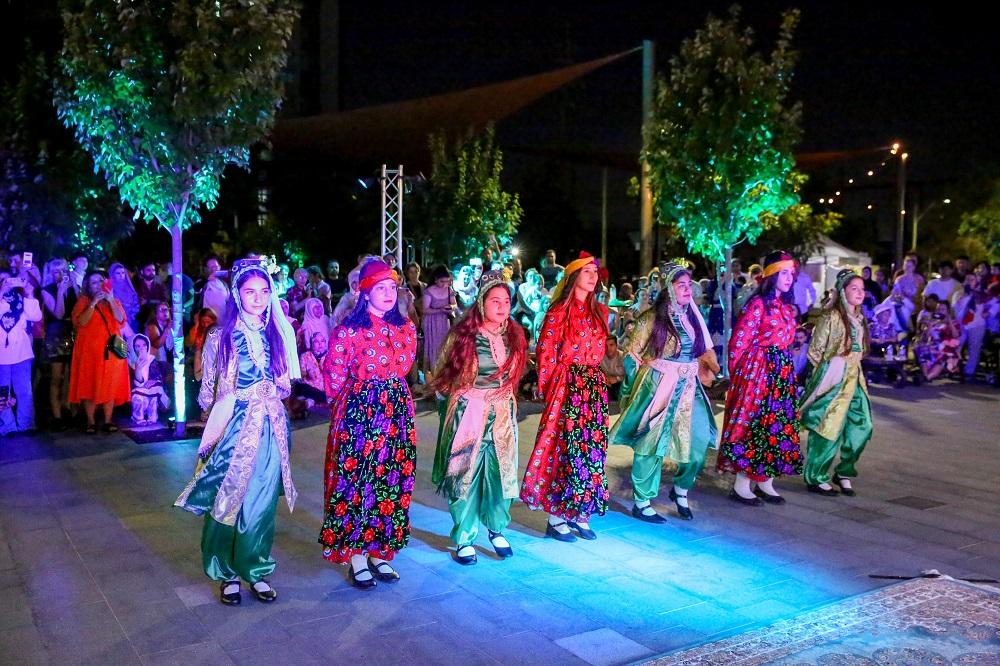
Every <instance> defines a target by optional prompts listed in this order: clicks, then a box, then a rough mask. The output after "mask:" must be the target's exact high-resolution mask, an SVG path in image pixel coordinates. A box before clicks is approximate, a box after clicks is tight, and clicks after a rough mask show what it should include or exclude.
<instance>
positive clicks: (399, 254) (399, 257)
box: [396, 164, 406, 274]
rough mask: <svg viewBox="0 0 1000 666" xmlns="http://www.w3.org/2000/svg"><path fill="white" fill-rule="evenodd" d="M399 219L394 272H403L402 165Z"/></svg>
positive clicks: (404, 189) (400, 169)
mask: <svg viewBox="0 0 1000 666" xmlns="http://www.w3.org/2000/svg"><path fill="white" fill-rule="evenodd" d="M398 177H399V181H398V182H399V194H398V196H399V218H398V220H397V226H396V270H398V271H399V272H400V274H402V272H403V199H404V196H403V195H404V194H405V193H406V178H405V177H404V176H403V165H402V164H400V165H399V176H398Z"/></svg>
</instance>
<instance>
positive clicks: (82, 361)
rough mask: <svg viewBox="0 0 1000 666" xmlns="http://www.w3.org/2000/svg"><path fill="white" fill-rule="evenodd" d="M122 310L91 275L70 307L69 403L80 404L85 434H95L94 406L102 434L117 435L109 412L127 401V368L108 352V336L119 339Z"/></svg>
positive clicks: (108, 289)
mask: <svg viewBox="0 0 1000 666" xmlns="http://www.w3.org/2000/svg"><path fill="white" fill-rule="evenodd" d="M124 321H125V310H124V308H122V305H121V303H119V302H118V299H116V298H115V297H114V296H113V295H112V294H111V285H110V283H108V282H106V281H105V279H104V276H103V275H102V274H101V273H99V272H97V271H93V272H91V273H88V274H87V277H86V278H84V280H83V294H82V295H81V296H80V298H79V299H78V300H77V301H76V305H75V306H74V307H73V326H74V327H75V328H76V342H75V343H74V345H73V363H72V365H71V366H70V374H69V401H70V402H71V403H78V402H82V403H83V411H84V412H85V413H86V415H87V430H86V432H87V434H88V435H92V434H94V433H96V432H97V425H96V423H95V421H94V416H95V412H96V411H97V405H100V406H101V410H102V411H103V412H104V432H117V431H118V426H116V425H115V424H114V423H112V422H111V411H112V410H113V409H114V408H115V406H116V405H123V404H125V403H127V402H128V401H129V399H130V395H129V380H128V364H127V363H126V362H125V359H123V358H119V357H118V356H116V355H115V354H114V353H112V352H111V351H110V350H109V349H108V340H109V339H110V338H111V336H112V335H121V331H122V325H123V322H124Z"/></svg>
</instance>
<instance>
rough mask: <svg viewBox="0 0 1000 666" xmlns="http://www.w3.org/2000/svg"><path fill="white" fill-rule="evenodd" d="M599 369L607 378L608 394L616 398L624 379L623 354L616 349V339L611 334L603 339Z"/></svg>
mask: <svg viewBox="0 0 1000 666" xmlns="http://www.w3.org/2000/svg"><path fill="white" fill-rule="evenodd" d="M601 370H603V371H604V376H605V377H607V380H608V394H609V395H610V397H611V399H612V400H617V399H618V392H619V391H620V390H621V383H622V380H623V379H625V355H624V354H623V353H622V351H621V350H620V349H618V340H617V338H615V336H613V335H609V336H608V339H607V340H606V341H605V346H604V358H602V359H601Z"/></svg>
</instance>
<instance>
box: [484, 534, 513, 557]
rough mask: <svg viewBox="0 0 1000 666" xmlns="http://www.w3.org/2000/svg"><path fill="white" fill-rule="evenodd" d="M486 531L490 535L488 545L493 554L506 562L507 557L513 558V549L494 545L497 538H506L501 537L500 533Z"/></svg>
mask: <svg viewBox="0 0 1000 666" xmlns="http://www.w3.org/2000/svg"><path fill="white" fill-rule="evenodd" d="M487 531H488V532H489V533H490V545H491V546H493V550H494V552H496V554H497V555H499V556H500V558H501V559H504V560H506V559H507V558H508V557H514V549H513V548H511V547H510V546H498V545H497V544H496V541H494V539H496V538H497V537H503V538H504V539H506V538H507V537H504V536H503V533H502V532H494V531H493V530H487Z"/></svg>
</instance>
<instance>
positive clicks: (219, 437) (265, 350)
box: [174, 259, 299, 605]
mask: <svg viewBox="0 0 1000 666" xmlns="http://www.w3.org/2000/svg"><path fill="white" fill-rule="evenodd" d="M232 285H233V286H232V288H231V290H230V296H229V302H228V305H227V307H226V315H225V318H224V319H223V322H222V325H221V326H219V327H218V328H215V329H212V331H211V332H210V333H209V334H208V339H207V340H206V342H205V348H204V350H203V352H202V361H203V368H204V376H203V377H202V380H201V391H199V393H198V404H200V405H201V407H202V409H205V410H208V409H211V413H210V414H209V416H208V423H206V424H205V432H204V434H203V435H202V437H201V446H199V447H198V458H199V460H198V465H197V467H195V472H194V477H193V478H192V479H191V482H190V483H188V485H187V487H186V488H185V489H184V492H182V493H181V495H180V497H178V498H177V501H176V502H175V503H174V505H175V506H179V507H181V508H183V509H187V510H188V511H191V512H192V513H195V514H197V515H202V514H206V515H205V527H204V530H203V531H202V534H201V554H202V562H203V565H204V568H205V574H206V575H207V576H208V577H209V578H211V579H212V580H218V581H222V584H221V586H220V600H221V601H222V603H224V604H227V605H236V604H239V603H240V578H242V579H243V580H245V581H246V582H247V584H248V585H250V588H251V590H252V592H253V594H254V596H255V597H257V599H259V600H260V601H263V602H271V601H274V600H275V599H276V598H277V596H278V594H277V592H275V590H274V588H273V587H271V585H270V583H268V581H267V579H266V576H268V575H270V574H271V572H273V571H274V567H275V564H276V563H275V561H274V559H273V558H272V557H271V544H272V542H273V541H274V517H275V512H276V511H277V506H278V496H279V495H280V494H281V493H282V492H284V495H285V500H286V501H287V502H288V508H289V510H292V509H293V508H294V507H295V498H296V491H295V486H294V485H293V484H292V471H291V466H290V463H289V459H288V452H289V448H290V446H291V431H290V430H289V427H288V419H287V417H286V416H285V408H284V407H283V406H282V404H281V401H282V400H283V399H284V398H287V397H288V394H289V392H290V391H291V380H292V379H297V378H298V377H299V360H298V357H297V356H296V355H295V334H294V333H293V332H292V327H291V325H290V324H289V323H288V320H287V319H285V315H284V313H283V312H282V311H281V306H280V305H279V304H278V293H277V291H276V290H275V289H274V284H273V283H272V282H271V276H270V275H269V274H268V272H267V269H266V264H265V263H264V260H262V259H241V260H239V261H236V262H235V263H234V264H233V268H232Z"/></svg>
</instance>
